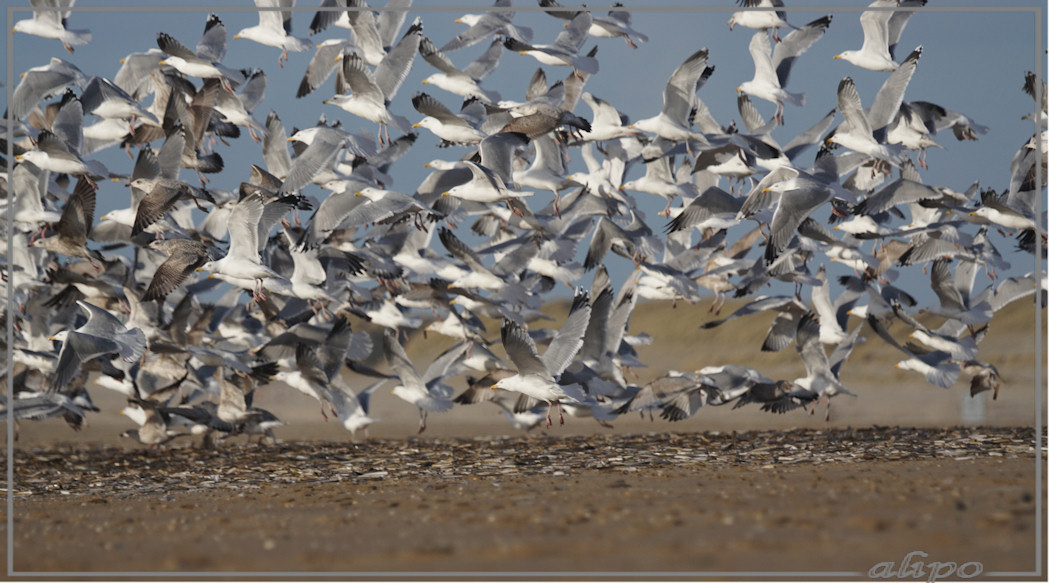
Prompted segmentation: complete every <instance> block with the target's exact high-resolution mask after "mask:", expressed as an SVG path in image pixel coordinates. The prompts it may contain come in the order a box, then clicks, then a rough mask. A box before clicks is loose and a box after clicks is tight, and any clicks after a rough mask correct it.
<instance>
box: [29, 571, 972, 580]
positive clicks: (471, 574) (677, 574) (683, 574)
mask: <svg viewBox="0 0 1049 583" xmlns="http://www.w3.org/2000/svg"><path fill="white" fill-rule="evenodd" d="M57 573H58V574H60V575H70V576H74V577H81V576H88V577H90V576H94V573H95V572H94V571H87V572H86V573H83V572H79V571H57ZM430 573H432V572H430V571H352V572H351V574H352V575H353V576H354V578H358V579H361V578H367V577H382V578H399V577H412V578H415V579H422V580H437V579H444V578H451V577H462V578H474V579H476V578H481V577H492V576H496V577H502V578H506V577H507V573H512V575H510V576H511V577H534V578H539V579H552V578H556V577H572V578H576V579H579V578H586V577H621V578H623V579H644V578H649V577H652V578H655V577H662V578H667V579H686V578H691V577H737V578H738V577H751V576H754V575H766V574H772V575H779V576H782V577H799V576H800V577H808V576H809V574H807V573H804V574H801V575H798V573H797V572H795V571H628V572H625V573H624V572H621V571H510V572H507V571H441V572H439V573H438V574H430ZM121 574H122V575H124V576H127V577H157V576H160V575H165V576H166V575H176V576H179V577H202V576H208V575H221V576H223V577H267V576H272V577H280V576H283V575H291V576H293V577H340V576H343V575H345V573H343V572H338V571H288V572H275V571H228V572H227V571H214V572H212V571H186V572H175V573H170V572H167V571H129V572H127V573H123V572H122V573H121ZM271 574H272V575H271ZM817 574H819V575H821V576H824V577H864V576H866V575H867V574H866V573H865V572H860V571H821V572H818V573H817ZM20 575H25V573H20ZM29 575H36V576H40V577H48V576H53V575H48V574H41V573H39V572H32V573H29ZM983 575H986V573H984V574H981V576H983Z"/></svg>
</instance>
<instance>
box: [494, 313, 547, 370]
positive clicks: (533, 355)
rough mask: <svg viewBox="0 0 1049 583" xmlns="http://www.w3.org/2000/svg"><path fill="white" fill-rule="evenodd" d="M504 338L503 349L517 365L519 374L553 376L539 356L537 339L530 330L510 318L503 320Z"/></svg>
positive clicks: (502, 334)
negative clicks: (533, 338) (536, 344)
mask: <svg viewBox="0 0 1049 583" xmlns="http://www.w3.org/2000/svg"><path fill="white" fill-rule="evenodd" d="M500 336H501V337H502V340H503V349H504V350H506V355H507V356H509V357H510V361H511V362H513V363H514V366H515V367H517V372H518V374H520V375H522V376H525V375H539V376H541V377H543V378H551V376H550V372H549V371H547V370H546V365H544V364H543V361H542V359H540V358H539V351H538V350H537V349H536V347H535V341H534V340H532V337H531V336H529V335H528V331H527V330H525V329H524V328H522V327H521V326H519V325H517V324H516V323H514V322H512V321H510V320H503V327H502V330H500Z"/></svg>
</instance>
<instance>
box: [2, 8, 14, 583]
mask: <svg viewBox="0 0 1049 583" xmlns="http://www.w3.org/2000/svg"><path fill="white" fill-rule="evenodd" d="M13 20H14V7H13V6H8V7H7V21H6V24H7V25H8V26H6V27H5V28H6V29H7V30H8V32H7V58H6V63H5V66H6V67H7V71H6V72H5V74H4V77H5V79H4V81H5V83H7V91H5V94H6V99H7V103H8V104H10V103H11V102H12V101H13V98H14V87H13V85H14V79H13V78H12V77H11V76H12V75H13V74H14V68H15V51H14V43H15V39H14V31H12V30H11V28H12V26H13V25H12V24H11V22H12V21H13ZM4 117H5V121H6V122H7V129H6V132H5V134H6V135H5V137H6V139H7V148H6V152H5V154H6V155H7V176H8V181H9V182H8V183H9V184H10V176H11V171H12V169H13V168H14V153H15V147H14V116H13V114H12V113H11V108H10V107H8V108H7V113H6V115H5V116H4ZM13 200H14V193H13V192H12V191H11V188H10V187H9V188H8V193H7V201H8V205H10V204H12V202H13ZM14 228H15V214H14V213H13V212H12V213H8V214H7V232H8V233H14ZM10 241H11V239H10V235H9V236H8V243H10ZM6 260H7V266H8V272H9V273H11V265H12V264H13V263H14V247H13V246H11V245H10V244H8V245H7V257H6ZM8 280H9V281H8V285H7V298H6V299H7V304H6V305H7V306H8V309H10V306H11V304H12V303H14V297H15V294H14V290H15V286H14V285H12V284H13V283H14V276H13V273H12V275H11V276H9V278H8ZM5 320H6V324H5V331H4V334H5V336H4V338H5V339H6V341H7V350H6V351H5V354H4V357H5V358H6V364H7V371H6V374H5V375H4V377H5V381H6V383H5V384H6V389H7V391H6V397H7V407H6V410H5V411H4V417H5V420H6V422H7V428H6V429H7V448H6V449H7V464H6V468H5V469H6V477H7V492H6V497H7V521H6V523H7V541H6V543H7V544H6V545H5V547H6V548H5V549H4V551H5V553H6V556H7V576H8V577H10V576H11V573H12V571H11V568H12V565H13V564H14V561H15V543H14V538H13V537H12V536H11V531H12V530H13V528H14V513H15V498H14V495H13V490H14V482H15V457H14V440H15V424H14V413H12V412H11V409H12V407H11V405H12V404H14V401H15V375H14V370H15V367H14V363H13V361H14V347H15V345H14V338H15V328H14V323H15V322H14V318H10V317H8V318H5Z"/></svg>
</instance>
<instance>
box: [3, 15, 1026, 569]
mask: <svg viewBox="0 0 1049 583" xmlns="http://www.w3.org/2000/svg"><path fill="white" fill-rule="evenodd" d="M365 8H366V7H360V8H357V7H355V8H354V9H355V10H362V9H365ZM785 8H786V12H826V10H828V9H831V10H834V12H866V10H872V12H875V10H877V12H884V10H889V9H893V8H891V7H885V8H882V7H874V8H872V7H870V6H841V7H837V6H820V7H813V6H792V7H785ZM43 9H45V10H57V9H60V8H43ZM71 9H72V10H73V12H78V10H83V12H99V13H108V12H127V10H128V9H130V10H131V12H141V13H164V12H187V13H188V12H204V10H215V9H216V8H214V7H207V6H178V7H176V8H174V9H172V8H169V7H164V6H80V7H77V6H72V7H71ZM217 9H223V10H229V12H256V13H258V12H272V10H275V9H279V8H259V7H251V6H230V7H221V8H217ZM291 9H292V12H320V10H323V12H333V10H341V9H346V8H341V7H336V6H333V7H314V8H311V7H305V6H294V7H292V8H291ZM368 9H376V10H377V12H387V10H386V7H385V6H384V7H382V8H368ZM409 9H410V10H415V12H452V10H462V9H477V7H476V6H434V7H429V6H427V7H422V6H421V7H412V8H409ZM479 9H481V10H486V12H509V10H511V9H516V10H519V12H549V10H550V9H553V8H548V7H542V6H520V7H517V8H514V7H512V6H508V7H496V6H490V7H480V8H479ZM587 9H590V10H591V12H593V10H596V9H603V8H599V7H590V8H587ZM630 9H631V10H633V12H730V10H732V8H731V7H722V6H643V7H641V8H640V9H638V8H634V7H631V8H630ZM769 9H774V8H758V10H765V12H767V10H769ZM917 9H921V10H923V12H926V10H927V12H933V13H955V12H961V13H981V12H990V13H1005V14H1009V13H1025V12H1034V14H1035V16H1036V19H1035V22H1036V24H1035V39H1034V45H1035V48H1034V60H1035V65H1036V66H1035V68H1036V70H1039V71H1040V74H1041V71H1042V37H1043V28H1042V27H1043V24H1044V23H1043V18H1042V7H1041V6H1037V5H1035V6H933V7H914V8H907V9H906V10H907V12H914V10H917ZM25 12H28V13H33V12H34V9H33V8H29V7H15V6H8V7H7V22H8V23H10V22H13V21H14V15H15V14H16V13H25ZM732 12H735V10H732ZM13 70H14V31H13V29H12V27H10V26H7V71H6V78H7V103H10V99H12V91H13V88H12V81H13V80H12V74H13ZM1041 87H1042V86H1041V84H1036V87H1035V94H1036V95H1039V94H1041ZM1035 102H1036V107H1035V111H1036V114H1035V120H1034V125H1035V133H1034V135H1035V150H1036V152H1037V153H1039V154H1040V155H1041V153H1042V142H1041V139H1037V136H1039V131H1037V130H1039V129H1040V128H1039V121H1037V117H1039V116H1040V115H1041V114H1042V111H1041V105H1040V104H1041V101H1040V100H1039V99H1036V100H1035ZM8 117H9V110H8ZM7 137H8V141H7V154H8V159H7V165H8V169H9V168H10V167H12V156H10V154H12V153H13V151H14V150H13V142H12V139H10V138H12V137H13V135H12V124H10V122H9V121H8V127H7ZM1041 177H1042V168H1041V164H1035V181H1036V185H1039V186H1040V185H1041ZM8 197H9V195H8ZM1036 200H1037V202H1036V212H1037V214H1039V216H1041V213H1042V197H1041V196H1039V197H1036ZM13 216H14V215H9V216H8V229H9V230H13V229H14V223H13ZM1041 247H1042V242H1041V238H1040V237H1035V257H1034V263H1035V271H1034V273H1035V281H1036V285H1037V286H1039V290H1041V281H1042V278H1041V274H1042V262H1041V260H1040V259H1039V258H1040V257H1041ZM12 252H13V249H12V247H10V245H8V246H7V261H8V265H9V264H10V261H12ZM13 290H14V287H13V286H10V285H8V286H7V300H8V302H7V304H8V305H10V301H12V300H13ZM1040 298H1041V296H1040V295H1037V294H1036V297H1035V301H1034V310H1035V320H1036V322H1037V324H1039V325H1037V326H1036V327H1035V332H1034V336H1035V338H1034V348H1035V385H1040V384H1041V382H1042V376H1043V375H1042V365H1043V362H1042V357H1043V353H1042V350H1041V344H1042V323H1043V319H1042V312H1043V310H1042V309H1041V308H1040V301H1039V300H1040ZM6 328H7V329H6V333H7V339H8V344H7V346H8V349H7V359H8V362H9V361H10V359H12V357H10V354H12V350H13V348H14V345H13V343H12V342H13V332H14V329H13V321H12V319H9V318H8V319H7V323H6ZM6 372H7V394H8V396H9V397H13V396H14V375H13V368H12V367H10V366H8V367H7V371H6ZM1034 392H1035V427H1034V429H1035V431H1034V433H1035V438H1034V439H1035V444H1034V445H1035V455H1034V457H1035V489H1036V491H1037V492H1041V491H1042V488H1041V485H1042V479H1043V476H1042V463H1041V462H1042V456H1041V450H1042V448H1041V444H1042V429H1043V428H1042V425H1043V418H1042V412H1043V411H1042V407H1043V404H1042V394H1041V391H1039V390H1035V391H1034ZM6 416H7V419H8V423H7V435H8V440H7V476H8V478H7V479H8V483H7V491H6V497H7V575H8V577H13V576H14V575H16V574H17V575H21V576H41V577H46V576H49V575H50V574H51V573H61V574H65V575H70V576H81V577H104V576H106V575H117V576H120V575H124V576H129V577H133V576H142V575H143V574H138V573H123V571H86V573H84V574H81V573H80V571H15V570H14V569H13V565H14V490H15V488H14V435H13V434H14V425H13V424H12V423H10V416H12V412H10V407H9V406H8V407H7V411H6ZM1042 502H1043V501H1042V498H1041V496H1039V497H1037V498H1036V499H1035V570H1033V571H991V573H986V574H984V576H985V577H1015V576H1031V575H1034V576H1041V575H1042V574H1043V571H1042V553H1043V541H1042V540H1041V539H1042V512H1041V509H1042ZM143 573H144V575H145V576H153V577H155V576H157V575H176V576H178V575H179V574H180V573H181V571H143ZM197 573H201V574H206V575H224V576H229V577H237V576H241V575H243V574H247V575H248V576H252V575H253V571H244V573H243V574H241V573H240V571H230V573H226V571H215V573H211V571H197ZM262 573H266V574H270V573H272V574H273V576H274V577H280V574H281V571H262ZM286 573H287V574H290V575H292V576H300V577H302V576H309V575H308V574H302V573H298V571H286ZM356 573H357V571H331V573H330V574H326V576H330V577H338V576H340V575H343V574H345V575H354V574H356ZM381 573H384V571H378V573H377V574H367V575H363V576H365V577H366V576H369V575H370V576H377V575H378V574H381ZM392 573H394V574H397V573H399V571H392ZM409 573H414V571H409ZM465 573H466V574H469V573H471V571H465ZM493 573H495V574H498V575H501V576H504V577H505V576H506V575H507V573H513V571H506V573H505V571H493ZM520 573H523V574H526V576H535V574H531V571H520ZM536 573H538V574H548V571H536ZM555 573H556V571H555ZM568 573H576V571H568ZM579 573H580V574H586V575H580V576H587V575H588V576H600V574H609V573H611V574H616V575H618V576H623V575H626V576H629V575H630V571H626V573H620V571H595V573H588V571H579ZM650 573H652V574H659V575H660V576H664V577H666V576H668V575H669V574H673V573H678V571H665V573H664V571H650ZM681 573H682V574H683V575H682V577H690V576H697V575H706V576H708V577H719V576H721V577H725V576H730V577H733V576H737V577H746V576H747V575H743V574H751V575H762V574H765V575H778V576H784V575H788V574H791V575H789V576H798V577H807V576H826V577H833V576H836V575H843V576H845V577H861V576H862V574H861V573H859V571H842V573H831V571H796V573H795V571H738V573H737V571H727V573H728V574H729V575H725V574H724V573H722V571H710V573H706V571H681ZM828 574H829V575H828ZM1000 574H1004V575H1000ZM461 575H464V574H458V573H455V571H450V574H449V573H442V575H440V576H436V577H455V576H461ZM186 576H187V577H189V575H186ZM197 576H199V575H197ZM255 576H257V575H255ZM416 576H418V574H416ZM550 576H552V577H556V575H550ZM391 577H397V575H391ZM640 577H644V576H643V575H641V576H640Z"/></svg>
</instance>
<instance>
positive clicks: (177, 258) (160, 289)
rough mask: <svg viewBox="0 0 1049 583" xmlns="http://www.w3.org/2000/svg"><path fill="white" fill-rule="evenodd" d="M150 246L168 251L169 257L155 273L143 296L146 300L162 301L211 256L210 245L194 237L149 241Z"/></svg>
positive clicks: (164, 251) (155, 249)
mask: <svg viewBox="0 0 1049 583" xmlns="http://www.w3.org/2000/svg"><path fill="white" fill-rule="evenodd" d="M149 248H150V249H152V250H154V251H158V252H160V253H166V254H167V255H168V258H167V259H166V260H164V262H163V263H161V264H160V266H159V267H157V270H156V272H154V273H153V279H151V280H150V281H149V287H147V288H146V293H145V295H143V296H142V301H144V302H148V301H150V300H161V301H162V300H163V299H164V298H165V297H167V295H168V294H169V293H171V292H172V291H173V290H174V289H175V288H177V287H178V286H180V285H182V282H184V281H186V278H187V277H189V275H190V274H191V273H193V271H194V270H196V268H198V267H200V266H202V265H204V264H205V263H206V262H207V261H208V260H209V259H210V258H211V257H210V251H209V248H208V246H207V245H205V244H204V243H202V242H200V241H195V240H193V239H168V240H163V239H157V240H154V241H151V242H150V243H149Z"/></svg>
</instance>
